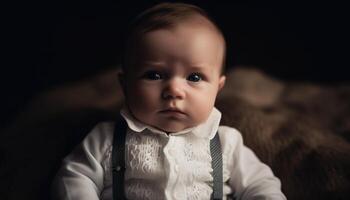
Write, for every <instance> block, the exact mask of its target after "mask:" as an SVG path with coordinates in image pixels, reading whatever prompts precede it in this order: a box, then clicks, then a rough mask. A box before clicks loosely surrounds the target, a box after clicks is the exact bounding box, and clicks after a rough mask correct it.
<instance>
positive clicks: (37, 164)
mask: <svg viewBox="0 0 350 200" xmlns="http://www.w3.org/2000/svg"><path fill="white" fill-rule="evenodd" d="M116 78H117V71H116V70H112V71H107V72H104V73H101V74H98V75H97V76H95V77H92V78H88V79H85V80H81V81H79V82H75V83H70V84H67V85H65V86H59V87H57V88H52V89H51V90H48V91H46V92H43V93H42V94H40V95H38V96H37V97H36V98H34V99H33V100H32V101H31V102H29V103H28V106H27V109H26V110H24V111H23V112H22V113H21V114H20V115H19V116H18V117H17V118H16V120H15V121H14V122H13V124H12V126H10V127H9V128H8V129H6V130H3V133H4V134H3V140H2V142H1V156H2V158H3V161H4V162H2V163H1V165H0V167H1V168H0V170H1V173H2V174H1V179H2V183H1V188H2V189H3V190H4V192H0V193H1V195H2V196H1V199H47V198H48V193H49V192H48V191H49V187H50V181H51V180H52V178H53V176H54V174H55V173H56V170H57V169H58V167H59V165H60V162H61V159H62V158H63V157H64V156H65V155H66V154H67V153H69V152H70V151H71V150H72V148H73V147H74V146H75V145H76V144H78V143H79V142H80V141H81V140H82V139H83V137H84V136H85V135H86V133H87V132H88V131H89V130H90V129H91V128H92V127H93V126H94V125H95V124H96V123H97V122H99V121H103V120H111V119H113V118H114V116H115V115H116V113H117V112H118V110H119V108H120V105H121V102H122V99H123V98H122V94H121V91H120V88H119V85H118V81H117V80H116ZM349 102H350V85H349V84H341V85H337V86H335V85H333V86H329V85H328V86H326V85H324V86H322V85H319V84H312V83H301V82H286V81H281V80H277V79H273V78H272V77H270V76H267V75H266V74H264V73H262V72H261V71H259V70H256V69H253V68H251V69H249V68H243V67H241V68H240V67H237V68H236V69H235V70H233V71H230V72H228V74H227V83H226V86H225V88H224V90H223V91H222V92H221V93H220V95H219V97H218V100H217V104H216V106H217V107H218V108H219V110H221V111H222V113H223V119H222V124H225V125H229V126H233V127H236V128H237V129H239V130H240V131H241V132H242V134H243V137H244V142H245V144H246V145H247V146H249V147H250V148H252V149H253V150H254V152H255V153H256V154H257V156H258V157H259V158H260V159H261V160H262V161H263V162H265V163H267V164H268V165H269V166H270V167H271V168H272V169H273V171H274V173H275V174H276V176H278V177H279V178H280V179H281V181H282V189H283V192H284V193H285V194H286V196H287V198H288V199H295V200H303V199H305V200H306V199H344V200H345V199H350V170H349V169H350V144H349V140H350V103H349ZM28 172H30V173H28ZM5 191H6V192H5Z"/></svg>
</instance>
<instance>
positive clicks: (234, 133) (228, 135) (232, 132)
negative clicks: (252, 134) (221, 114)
mask: <svg viewBox="0 0 350 200" xmlns="http://www.w3.org/2000/svg"><path fill="white" fill-rule="evenodd" d="M218 133H219V135H220V138H225V139H231V140H241V139H242V135H241V132H239V130H237V129H235V128H233V127H230V126H219V129H218Z"/></svg>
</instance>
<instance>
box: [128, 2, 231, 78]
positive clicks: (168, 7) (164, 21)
mask: <svg viewBox="0 0 350 200" xmlns="http://www.w3.org/2000/svg"><path fill="white" fill-rule="evenodd" d="M195 15H199V16H202V17H204V18H205V19H206V20H208V21H209V22H210V23H211V24H212V25H213V26H214V28H215V29H216V31H217V33H218V34H219V35H221V36H222V38H223V41H224V48H225V49H224V57H223V62H222V65H223V66H222V69H224V65H225V57H226V44H225V39H224V37H223V33H222V32H221V30H220V29H219V28H218V26H217V24H216V23H215V21H214V20H213V19H212V18H211V17H210V16H209V15H208V13H207V12H206V11H204V10H203V9H201V8H200V7H198V6H195V5H191V4H185V3H160V4H157V5H155V6H153V7H151V8H149V9H147V10H145V11H143V12H142V13H141V14H139V15H138V16H137V17H136V18H135V19H134V21H132V23H131V24H130V25H129V27H128V31H127V34H126V37H125V43H124V50H123V56H122V69H123V71H127V69H126V65H127V63H128V56H129V55H130V54H131V52H132V48H133V45H134V44H135V43H137V39H138V38H139V37H140V36H142V35H143V34H145V33H148V32H151V31H154V30H158V29H163V28H172V27H174V26H176V25H177V24H178V23H179V22H182V21H185V20H188V19H190V18H191V17H193V16H195ZM222 71H223V70H222Z"/></svg>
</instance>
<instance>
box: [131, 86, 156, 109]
mask: <svg viewBox="0 0 350 200" xmlns="http://www.w3.org/2000/svg"><path fill="white" fill-rule="evenodd" d="M128 94H129V95H128V102H130V106H133V107H137V108H138V109H142V110H145V109H146V110H147V109H148V108H151V107H154V106H156V105H157V104H158V101H159V97H160V94H159V89H158V87H157V86H156V85H147V84H142V83H140V84H137V85H135V86H134V87H131V88H130V90H129V92H128Z"/></svg>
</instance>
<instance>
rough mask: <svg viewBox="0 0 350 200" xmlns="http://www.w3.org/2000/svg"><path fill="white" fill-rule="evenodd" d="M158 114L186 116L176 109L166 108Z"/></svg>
mask: <svg viewBox="0 0 350 200" xmlns="http://www.w3.org/2000/svg"><path fill="white" fill-rule="evenodd" d="M159 112H160V113H163V114H181V115H186V113H185V112H183V111H181V110H180V109H177V108H167V109H164V110H161V111H159Z"/></svg>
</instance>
